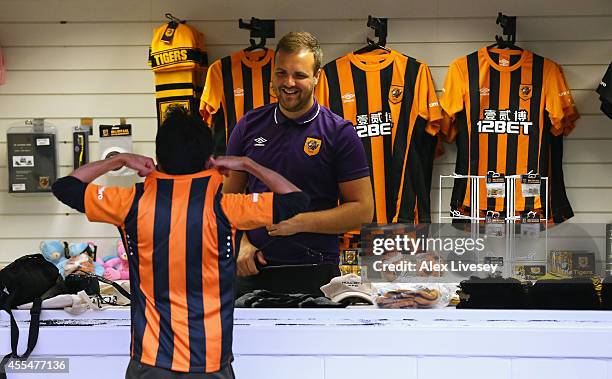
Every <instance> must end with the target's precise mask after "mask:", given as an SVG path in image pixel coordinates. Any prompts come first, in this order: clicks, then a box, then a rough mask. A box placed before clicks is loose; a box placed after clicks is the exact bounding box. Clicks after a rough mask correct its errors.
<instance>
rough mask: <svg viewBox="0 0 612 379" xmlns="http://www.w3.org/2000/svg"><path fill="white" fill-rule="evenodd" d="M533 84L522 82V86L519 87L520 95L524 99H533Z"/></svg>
mask: <svg viewBox="0 0 612 379" xmlns="http://www.w3.org/2000/svg"><path fill="white" fill-rule="evenodd" d="M531 92H533V91H532V88H531V84H521V88H520V89H519V96H520V98H521V99H523V100H529V99H531Z"/></svg>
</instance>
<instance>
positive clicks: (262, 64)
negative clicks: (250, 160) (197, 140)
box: [200, 49, 276, 155]
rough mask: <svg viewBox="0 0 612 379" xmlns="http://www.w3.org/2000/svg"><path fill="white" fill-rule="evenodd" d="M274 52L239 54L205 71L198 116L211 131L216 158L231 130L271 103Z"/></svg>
mask: <svg viewBox="0 0 612 379" xmlns="http://www.w3.org/2000/svg"><path fill="white" fill-rule="evenodd" d="M273 69H274V50H270V49H265V50H263V51H260V50H257V51H251V52H247V51H244V50H240V51H238V52H236V53H234V54H232V55H230V56H227V57H224V58H221V59H219V60H217V61H215V62H214V63H213V64H212V65H210V68H209V70H208V76H207V77H206V84H205V85H204V93H203V94H202V98H201V100H200V114H201V115H202V117H203V118H204V121H206V123H207V124H208V125H209V126H210V127H211V128H213V137H214V139H215V151H214V153H215V154H216V155H220V154H224V153H225V149H226V147H227V141H228V139H229V136H230V134H231V133H232V130H233V129H234V126H235V125H236V123H237V122H238V120H240V118H241V117H242V115H244V114H245V113H246V112H248V111H250V110H251V109H254V108H257V107H260V106H262V105H265V104H269V103H275V102H276V96H275V95H274V93H273V92H272V91H271V85H270V81H271V77H272V70H273Z"/></svg>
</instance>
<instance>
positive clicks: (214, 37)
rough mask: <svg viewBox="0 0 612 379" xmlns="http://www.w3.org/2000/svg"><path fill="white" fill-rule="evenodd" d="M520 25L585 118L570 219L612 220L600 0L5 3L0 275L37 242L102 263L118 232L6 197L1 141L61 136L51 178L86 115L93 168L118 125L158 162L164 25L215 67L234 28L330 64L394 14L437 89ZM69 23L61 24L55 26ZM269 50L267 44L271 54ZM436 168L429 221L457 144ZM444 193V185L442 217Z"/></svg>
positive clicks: (35, 200)
mask: <svg viewBox="0 0 612 379" xmlns="http://www.w3.org/2000/svg"><path fill="white" fill-rule="evenodd" d="M499 11H501V12H504V13H505V14H508V15H516V16H518V19H517V24H518V33H517V37H518V42H517V43H518V44H519V45H520V46H522V47H524V48H527V49H530V50H533V51H535V52H537V53H538V54H540V55H543V56H546V57H548V58H550V59H553V60H554V61H556V62H558V63H560V64H561V65H562V66H563V69H564V71H565V74H566V77H567V80H568V82H569V85H570V87H571V89H572V92H573V96H574V99H575V100H576V103H577V106H578V109H579V110H580V112H581V113H582V118H581V119H580V120H579V122H578V127H577V128H576V130H575V131H574V132H573V133H572V134H571V135H570V136H569V137H568V138H567V140H566V143H565V157H564V170H565V180H566V184H567V190H568V196H569V198H570V200H571V202H572V205H573V208H574V211H575V213H576V216H575V217H574V219H573V220H572V221H573V222H610V221H612V200H610V198H611V195H612V148H610V143H611V142H612V123H611V122H610V120H609V119H607V118H606V117H605V116H604V115H603V114H602V113H600V111H599V105H600V103H599V100H598V96H597V94H596V93H595V92H594V89H595V88H596V87H597V85H598V83H599V80H600V79H601V77H602V76H603V74H604V72H605V70H606V67H607V65H608V64H609V63H610V60H611V59H612V2H611V1H609V0H582V1H573V0H562V1H560V0H554V1H553V0H545V1H544V0H543V1H525V0H494V1H492V0H474V1H469V2H468V1H456V0H428V1H424V0H422V1H421V0H420V1H415V0H411V1H392V0H386V1H325V0H311V1H308V2H297V1H283V2H279V1H274V0H265V1H249V2H246V1H245V2H242V1H227V0H225V1H222V0H208V1H202V0H186V1H180V2H178V1H163V0H147V1H142V0H106V1H90V0H87V1H83V0H54V1H50V0H0V46H2V47H3V49H4V56H5V62H6V68H7V74H6V83H5V84H4V85H2V86H0V246H1V249H0V265H1V264H2V263H3V262H10V261H12V260H13V259H15V258H16V257H18V256H20V255H22V254H24V253H28V252H33V251H36V250H37V246H38V244H39V242H40V241H41V240H43V239H62V240H68V241H83V240H92V241H95V242H97V243H98V244H99V245H100V246H101V249H102V250H101V251H102V252H103V253H106V252H110V249H111V246H113V245H114V241H115V240H116V238H117V231H116V229H115V228H113V227H110V226H106V225H102V224H92V223H89V222H87V220H86V219H85V217H83V216H82V215H80V214H78V213H77V212H75V211H73V210H72V209H70V208H68V207H65V206H63V205H61V204H60V203H59V202H57V201H56V200H55V199H54V198H53V197H52V196H50V195H49V196H37V197H16V196H12V195H9V194H8V192H7V188H8V183H7V175H8V174H7V172H8V171H7V152H6V130H7V129H8V127H9V126H10V125H11V124H14V123H15V122H22V121H23V120H24V119H26V118H34V117H44V118H45V119H47V120H48V121H49V122H50V123H53V124H55V125H56V126H57V127H58V136H59V164H60V170H59V174H60V175H62V176H63V175H66V174H68V173H69V172H70V171H71V169H72V153H71V151H72V136H71V128H72V127H73V126H75V125H77V123H78V121H79V118H81V117H93V118H94V125H95V130H96V133H95V134H94V136H93V137H92V138H91V151H90V153H91V157H92V158H96V159H97V157H99V144H98V136H97V126H98V125H100V124H103V123H104V124H108V123H118V118H119V117H127V119H128V122H130V123H131V124H132V125H133V133H134V137H133V139H134V151H135V152H137V153H141V154H147V155H154V150H155V149H154V138H155V129H156V119H155V102H154V86H153V75H152V73H151V72H150V70H149V69H148V67H147V64H146V59H147V50H148V46H149V43H150V38H151V31H152V29H153V28H154V27H156V26H157V25H159V24H160V23H161V22H162V21H163V19H164V18H163V15H164V13H166V12H171V13H173V14H174V15H175V16H177V17H180V18H185V19H188V20H190V23H191V24H193V25H195V26H196V27H197V28H198V29H200V30H201V31H202V32H204V34H205V35H206V44H207V47H208V54H209V57H210V61H211V62H212V61H213V60H215V59H217V58H220V57H222V56H225V55H227V54H229V53H231V52H233V51H236V50H239V49H242V48H243V47H245V46H246V45H248V32H247V31H244V30H240V29H238V21H237V20H238V18H240V17H242V18H245V19H250V17H252V16H254V17H259V18H273V19H276V20H277V22H276V34H277V36H282V35H283V34H285V33H286V32H289V31H292V30H305V31H310V32H313V33H314V34H315V35H316V36H317V37H318V38H319V40H320V42H321V44H322V46H323V50H324V60H325V62H327V61H329V60H332V59H335V58H337V57H339V56H341V55H344V54H345V53H347V52H349V51H351V50H355V49H356V48H358V47H360V46H362V45H363V44H364V42H365V38H366V35H370V36H372V37H373V35H372V33H369V34H368V29H367V28H366V19H367V15H368V14H372V15H374V16H378V17H389V36H388V46H390V47H392V48H394V49H396V50H398V51H400V52H402V53H405V54H408V55H410V56H413V57H415V58H418V59H420V60H422V61H424V62H426V63H427V64H428V65H429V66H430V68H431V70H432V73H433V76H434V81H435V85H436V88H437V89H440V88H441V86H442V84H443V81H444V77H445V74H446V70H447V66H448V64H449V63H450V62H451V61H452V60H453V59H454V58H456V57H459V56H462V55H465V54H468V53H470V52H472V51H474V50H476V49H478V48H479V47H481V46H483V45H487V44H490V43H492V41H493V38H494V35H495V34H496V33H497V34H499V33H500V32H501V31H500V28H499V27H498V26H497V25H495V18H496V16H497V12H499ZM64 21H65V22H64ZM275 43H276V39H274V40H270V41H269V42H268V46H271V47H273V46H274V45H275ZM446 147H447V153H446V154H445V155H444V156H443V157H441V158H440V159H438V160H437V161H436V165H435V172H434V178H435V179H434V183H433V188H434V189H433V191H432V193H431V196H432V202H433V206H432V212H437V211H438V209H439V202H438V194H439V191H440V188H439V185H438V180H437V179H436V178H437V177H438V175H439V174H441V173H444V174H450V173H452V172H453V169H454V161H455V153H456V150H455V148H454V146H450V145H447V146H446ZM451 185H452V184H451V183H450V182H449V183H448V184H446V185H444V188H442V194H443V201H442V204H443V206H442V207H443V208H442V209H443V210H447V209H448V205H447V204H448V202H449V201H448V199H449V196H450V187H451Z"/></svg>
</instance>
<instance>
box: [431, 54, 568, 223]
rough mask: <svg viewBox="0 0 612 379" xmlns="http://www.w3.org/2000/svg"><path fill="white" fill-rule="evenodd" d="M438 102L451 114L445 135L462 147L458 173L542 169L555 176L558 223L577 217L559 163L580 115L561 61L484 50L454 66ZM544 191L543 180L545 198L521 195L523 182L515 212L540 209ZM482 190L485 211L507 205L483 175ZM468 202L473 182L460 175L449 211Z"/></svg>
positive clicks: (518, 172) (544, 173)
mask: <svg viewBox="0 0 612 379" xmlns="http://www.w3.org/2000/svg"><path fill="white" fill-rule="evenodd" d="M440 104H441V105H442V109H443V110H444V111H445V112H446V114H448V116H449V118H448V119H447V120H445V122H444V123H443V126H442V130H441V131H442V134H443V135H444V136H445V137H446V139H447V141H456V144H457V161H456V166H455V173H457V174H461V175H468V174H469V175H472V176H477V175H478V176H486V175H487V172H490V171H493V172H496V173H499V174H505V175H521V174H527V173H533V174H540V175H541V176H543V177H548V178H549V188H550V204H549V211H551V212H553V214H552V216H553V219H554V220H555V222H560V221H563V220H564V219H567V218H569V217H572V216H573V212H572V210H571V206H570V204H569V201H568V200H567V196H566V195H565V185H564V181H563V171H562V167H561V164H562V157H563V135H567V134H568V133H569V132H571V130H572V129H573V128H574V126H575V124H574V122H575V121H576V120H577V119H578V117H579V114H578V111H577V110H576V108H575V106H574V101H573V99H572V97H571V94H570V91H569V87H568V86H567V84H566V82H565V78H564V76H563V73H562V71H561V68H560V67H559V66H558V65H557V64H556V63H554V62H553V61H551V60H549V59H546V58H543V57H541V56H539V55H537V54H534V53H532V52H530V51H527V50H524V51H522V50H501V49H490V50H487V48H482V49H480V50H478V51H476V52H474V53H472V54H470V55H467V56H465V57H462V58H459V59H457V60H455V61H453V62H452V63H451V65H450V67H449V70H448V74H447V77H446V81H445V84H444V89H443V90H442V95H441V97H440ZM546 191H547V188H546V186H545V182H544V181H542V184H541V186H540V196H534V197H523V196H522V193H521V185H520V183H519V184H517V185H516V192H515V199H516V201H515V204H516V211H519V212H520V211H529V210H536V209H542V208H543V205H542V201H541V197H545V196H546ZM479 193H480V196H479V200H480V209H481V210H495V211H503V210H504V206H505V199H504V198H489V199H487V195H486V189H485V180H480V189H479ZM469 206H470V185H469V182H468V180H467V179H456V180H455V185H454V188H453V193H452V197H451V209H453V210H455V209H462V208H463V209H465V208H469ZM549 216H550V214H549Z"/></svg>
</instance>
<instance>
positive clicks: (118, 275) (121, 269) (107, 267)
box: [104, 240, 130, 280]
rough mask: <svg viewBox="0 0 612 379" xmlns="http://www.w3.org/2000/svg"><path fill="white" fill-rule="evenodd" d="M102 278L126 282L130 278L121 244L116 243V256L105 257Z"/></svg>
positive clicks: (119, 241)
mask: <svg viewBox="0 0 612 379" xmlns="http://www.w3.org/2000/svg"><path fill="white" fill-rule="evenodd" d="M105 258H106V259H105V261H104V277H105V278H106V279H109V280H119V279H121V280H127V279H129V278H130V265H129V263H128V257H127V253H126V251H125V247H124V246H123V242H122V241H121V240H118V241H117V256H115V257H113V256H111V257H105Z"/></svg>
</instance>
